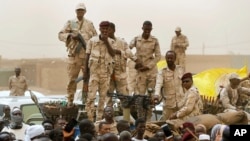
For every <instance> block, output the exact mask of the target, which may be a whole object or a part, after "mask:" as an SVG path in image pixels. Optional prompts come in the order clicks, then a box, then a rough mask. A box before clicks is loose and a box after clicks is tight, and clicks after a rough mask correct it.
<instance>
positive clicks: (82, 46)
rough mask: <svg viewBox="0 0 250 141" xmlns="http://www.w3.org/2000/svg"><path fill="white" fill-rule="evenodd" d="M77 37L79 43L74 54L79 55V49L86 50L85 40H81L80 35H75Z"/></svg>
mask: <svg viewBox="0 0 250 141" xmlns="http://www.w3.org/2000/svg"><path fill="white" fill-rule="evenodd" d="M77 37H78V39H79V40H78V41H79V44H78V45H77V47H76V49H75V53H80V50H81V48H84V49H85V50H86V42H85V40H84V39H83V37H82V35H81V34H77Z"/></svg>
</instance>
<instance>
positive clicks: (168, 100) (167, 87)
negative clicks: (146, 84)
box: [155, 51, 185, 121]
mask: <svg viewBox="0 0 250 141" xmlns="http://www.w3.org/2000/svg"><path fill="white" fill-rule="evenodd" d="M165 59H166V62H167V67H166V68H164V69H162V70H161V71H160V72H159V73H158V75H157V80H156V86H155V98H156V100H158V98H159V97H158V96H159V95H161V93H162V95H161V96H162V98H163V109H164V110H163V113H162V116H163V117H162V120H163V121H165V120H167V119H169V117H170V116H171V115H172V114H173V113H175V112H177V111H178V110H179V109H180V108H181V107H182V106H183V105H184V102H183V98H184V96H185V95H184V91H183V88H182V81H181V77H182V76H183V74H184V69H183V67H182V66H180V65H176V64H175V63H174V62H175V60H176V54H175V52H174V51H168V52H167V53H166V55H165Z"/></svg>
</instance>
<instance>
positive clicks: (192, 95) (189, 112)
mask: <svg viewBox="0 0 250 141" xmlns="http://www.w3.org/2000/svg"><path fill="white" fill-rule="evenodd" d="M202 109H203V104H202V101H201V97H200V94H199V91H198V89H197V88H196V87H194V86H192V87H191V88H190V89H188V90H187V91H186V92H185V98H184V106H183V107H181V108H180V110H178V111H177V114H176V116H177V118H179V119H182V120H186V119H187V118H189V117H193V116H197V115H200V114H202V113H201V112H202V111H201V110H202Z"/></svg>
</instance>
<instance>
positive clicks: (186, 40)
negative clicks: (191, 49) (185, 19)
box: [182, 36, 189, 49]
mask: <svg viewBox="0 0 250 141" xmlns="http://www.w3.org/2000/svg"><path fill="white" fill-rule="evenodd" d="M184 38H185V39H184V43H183V45H182V46H183V47H184V48H185V49H186V48H187V47H188V46H189V42H188V38H187V36H185V37H184Z"/></svg>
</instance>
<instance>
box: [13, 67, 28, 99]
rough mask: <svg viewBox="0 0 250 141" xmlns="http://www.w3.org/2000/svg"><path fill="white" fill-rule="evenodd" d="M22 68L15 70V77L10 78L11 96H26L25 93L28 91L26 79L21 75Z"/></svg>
mask: <svg viewBox="0 0 250 141" xmlns="http://www.w3.org/2000/svg"><path fill="white" fill-rule="evenodd" d="M20 74H21V68H19V67H17V68H15V75H13V76H11V77H10V78H9V89H10V96H24V92H25V91H26V90H27V89H28V84H27V81H26V77H25V76H22V75H20Z"/></svg>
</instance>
